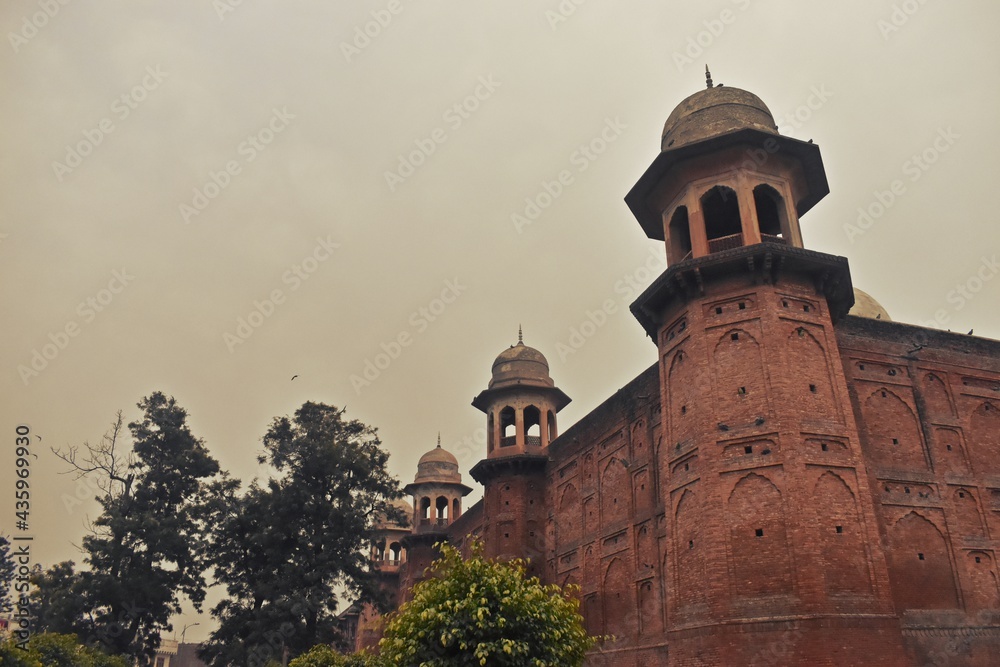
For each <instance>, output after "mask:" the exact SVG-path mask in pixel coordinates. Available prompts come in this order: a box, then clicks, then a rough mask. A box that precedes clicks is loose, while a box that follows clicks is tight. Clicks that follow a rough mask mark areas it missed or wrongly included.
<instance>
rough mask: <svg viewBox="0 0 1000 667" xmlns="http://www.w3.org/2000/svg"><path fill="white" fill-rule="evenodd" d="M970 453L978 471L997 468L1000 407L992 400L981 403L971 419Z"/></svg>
mask: <svg viewBox="0 0 1000 667" xmlns="http://www.w3.org/2000/svg"><path fill="white" fill-rule="evenodd" d="M968 434H969V439H968V442H969V453H970V454H971V455H972V460H973V465H974V466H975V467H976V470H977V471H994V470H996V465H997V461H1000V407H998V406H997V404H996V403H993V402H991V401H985V402H983V403H981V404H980V405H979V407H977V408H976V409H975V411H974V412H973V413H972V417H971V418H970V419H969V431H968Z"/></svg>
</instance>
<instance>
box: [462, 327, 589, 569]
mask: <svg viewBox="0 0 1000 667" xmlns="http://www.w3.org/2000/svg"><path fill="white" fill-rule="evenodd" d="M569 402H570V398H569V396H567V395H566V394H564V393H563V391H562V390H561V389H559V388H558V387H556V386H555V382H553V381H552V378H551V377H550V376H549V364H548V361H546V360H545V356H544V355H542V353H541V352H539V351H538V350H536V349H534V348H532V347H528V346H527V345H525V344H524V337H523V335H522V332H521V330H520V328H519V329H518V335H517V344H516V345H511V346H510V347H509V348H508V349H506V350H504V351H503V352H501V353H500V354H499V355H498V356H497V358H496V361H494V362H493V375H492V377H491V378H490V381H489V384H488V385H487V388H486V389H485V390H483V391H482V392H481V393H480V394H479V395H478V396H476V398H475V399H473V401H472V405H473V406H475V407H476V408H478V409H479V410H481V411H483V412H484V413H486V433H487V439H486V458H485V459H483V460H482V461H480V462H479V463H477V464H476V465H475V466H474V467H473V468H472V470H470V471H469V473H470V474H471V475H472V477H473V478H474V479H475V480H476V481H477V482H479V483H480V484H482V485H483V487H484V489H483V542H484V544H485V545H486V551H487V555H488V556H496V557H501V558H527V559H529V561H530V563H529V567H528V570H529V572H530V573H532V574H537V573H540V572H541V565H542V561H543V559H544V556H545V552H546V551H545V525H546V519H547V510H546V495H545V468H546V464H547V462H548V447H549V444H550V443H551V442H552V441H553V440H555V439H556V437H557V435H558V429H557V425H556V413H558V412H559V411H560V410H562V409H563V408H564V407H566V405H567V404H568V403H569Z"/></svg>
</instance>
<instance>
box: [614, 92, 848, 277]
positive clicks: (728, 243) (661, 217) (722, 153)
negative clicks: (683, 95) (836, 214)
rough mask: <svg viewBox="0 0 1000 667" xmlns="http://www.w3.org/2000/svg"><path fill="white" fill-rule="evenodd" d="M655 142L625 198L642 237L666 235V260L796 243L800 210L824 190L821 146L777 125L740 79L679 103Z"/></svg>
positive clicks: (798, 243)
mask: <svg viewBox="0 0 1000 667" xmlns="http://www.w3.org/2000/svg"><path fill="white" fill-rule="evenodd" d="M709 84H711V79H709ZM660 148H661V152H660V154H659V156H657V158H656V160H654V161H653V164H652V165H651V166H650V167H649V169H647V170H646V173H645V174H643V175H642V178H640V179H639V181H638V182H637V183H636V184H635V186H634V187H633V188H632V190H631V191H630V192H629V193H628V195H627V196H626V197H625V201H626V203H627V204H628V206H629V208H630V209H631V210H632V213H633V214H634V215H635V217H636V218H637V219H638V220H639V224H640V225H642V228H643V230H644V231H645V232H646V235H647V236H649V238H652V239H658V240H660V241H666V250H667V263H668V264H670V265H672V264H676V263H677V262H681V261H684V260H687V259H697V258H699V257H705V256H706V255H710V254H713V253H717V252H722V251H724V250H729V249H732V248H740V247H745V246H750V245H754V244H756V243H761V242H768V243H776V244H781V245H785V246H790V247H794V248H801V247H803V246H802V234H801V232H800V231H799V216H801V215H803V214H805V213H806V211H808V210H809V209H811V208H812V207H813V206H814V205H815V204H816V203H817V202H818V201H819V200H820V199H822V198H823V197H824V196H826V194H827V193H829V191H830V188H829V186H828V185H827V181H826V172H825V171H824V169H823V161H822V159H821V158H820V154H819V147H818V146H816V145H814V144H812V143H806V142H803V141H799V140H797V139H792V138H790V137H783V136H781V135H780V134H778V130H777V126H776V125H775V124H774V118H773V117H772V116H771V112H770V111H769V110H768V108H767V106H766V105H765V104H764V103H763V102H762V101H761V99H760V98H759V97H757V96H756V95H754V94H753V93H749V92H747V91H745V90H740V89H739V88H730V87H723V86H717V87H714V88H713V87H709V88H707V89H705V90H702V91H700V92H698V93H695V94H694V95H691V96H690V97H688V98H687V99H685V100H684V101H683V102H681V103H680V104H679V105H677V108H676V109H674V111H673V113H671V114H670V117H669V118H667V122H666V124H665V125H664V127H663V135H662V138H661V144H660Z"/></svg>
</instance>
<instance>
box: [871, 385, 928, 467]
mask: <svg viewBox="0 0 1000 667" xmlns="http://www.w3.org/2000/svg"><path fill="white" fill-rule="evenodd" d="M862 414H863V419H864V424H863V428H864V431H865V434H866V436H867V437H866V438H865V439H864V440H863V442H864V443H865V445H866V450H865V454H867V457H868V459H869V460H870V461H871V462H872V463H874V464H875V465H876V466H878V467H882V468H893V469H896V470H926V469H927V459H926V458H925V457H924V448H923V438H922V436H921V432H920V425H919V423H918V422H917V418H916V415H915V414H914V412H913V409H912V408H911V407H910V406H909V405H908V404H907V403H906V402H905V401H903V399H901V398H900V397H899V396H897V395H896V394H895V392H893V391H892V390H890V389H888V388H886V387H882V388H880V389H876V390H875V391H873V392H872V393H871V394H870V395H869V396H868V398H867V399H866V400H865V403H864V407H863V410H862Z"/></svg>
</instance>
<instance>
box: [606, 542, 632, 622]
mask: <svg viewBox="0 0 1000 667" xmlns="http://www.w3.org/2000/svg"><path fill="white" fill-rule="evenodd" d="M634 577H635V574H634V572H633V571H631V570H630V569H629V567H628V565H627V564H626V563H625V561H624V560H623V559H622V558H617V557H616V558H612V559H611V562H610V563H608V565H607V567H606V568H605V570H604V578H603V579H602V584H601V597H602V598H603V599H604V619H605V626H606V628H607V630H606V632H607V633H608V634H610V635H614V636H615V637H618V638H622V637H628V636H630V635H631V634H632V633H634V632H635V620H636V618H635V601H634V599H633V585H634V584H633V581H634Z"/></svg>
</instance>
